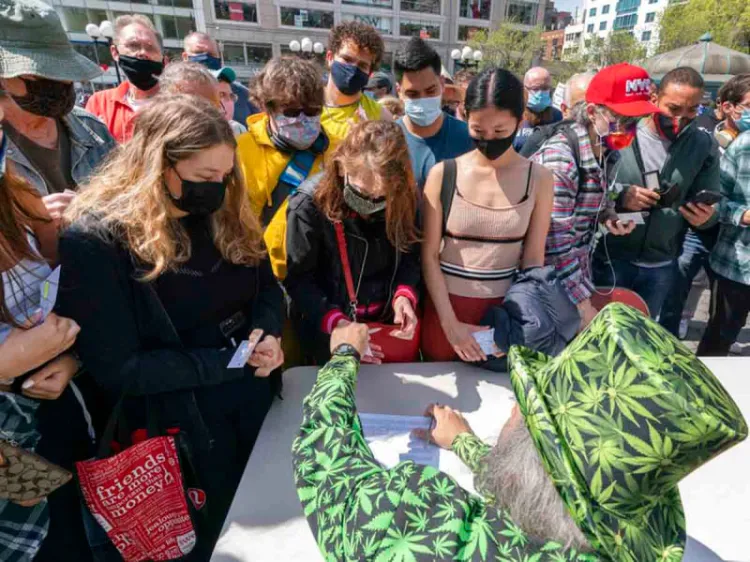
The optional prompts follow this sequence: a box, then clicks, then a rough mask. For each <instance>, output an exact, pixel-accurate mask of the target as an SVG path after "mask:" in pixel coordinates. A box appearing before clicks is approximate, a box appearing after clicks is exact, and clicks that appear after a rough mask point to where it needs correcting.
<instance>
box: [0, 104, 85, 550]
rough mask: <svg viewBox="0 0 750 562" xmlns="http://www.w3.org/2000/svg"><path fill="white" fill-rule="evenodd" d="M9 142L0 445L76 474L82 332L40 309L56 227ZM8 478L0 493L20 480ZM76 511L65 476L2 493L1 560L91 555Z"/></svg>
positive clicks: (1, 233) (0, 193)
mask: <svg viewBox="0 0 750 562" xmlns="http://www.w3.org/2000/svg"><path fill="white" fill-rule="evenodd" d="M0 121H2V111H1V110H0ZM6 147H7V139H5V137H4V134H3V132H2V131H1V130H0V276H1V277H2V283H0V441H2V442H5V443H9V444H11V445H15V446H17V447H19V448H21V449H24V450H26V451H30V452H36V454H38V455H40V456H42V457H43V458H45V459H46V460H48V461H49V462H51V463H54V464H57V465H61V466H62V467H63V468H65V469H66V470H72V469H73V463H74V462H75V461H77V460H83V459H84V458H86V457H87V456H88V454H90V445H91V443H90V441H89V438H88V434H87V427H86V422H85V420H84V416H83V410H82V407H81V404H79V402H78V401H77V399H76V397H75V395H74V393H73V391H72V389H71V387H70V386H69V384H70V381H71V379H72V378H73V376H74V375H75V374H76V373H77V372H78V367H79V363H78V360H77V358H76V357H75V355H74V354H72V353H70V348H71V346H72V345H73V344H74V343H75V341H76V337H77V335H78V332H79V330H80V328H79V326H78V324H76V322H74V321H73V320H71V319H70V318H64V317H61V316H58V315H57V314H55V313H52V312H50V313H48V314H46V315H43V313H42V311H41V308H40V304H41V303H40V300H41V286H42V283H43V282H44V281H45V280H46V278H47V277H49V276H50V274H51V273H52V267H54V265H55V262H56V261H57V226H56V224H55V223H54V222H53V221H52V219H51V218H50V217H49V215H48V214H47V210H46V209H45V206H44V203H43V202H42V200H41V197H40V196H39V194H38V193H37V191H36V190H35V189H33V188H32V187H31V186H30V185H29V184H28V183H26V181H24V180H22V179H21V178H20V177H19V176H18V175H16V174H14V172H13V170H12V169H11V168H10V166H8V167H6ZM4 462H5V460H4V459H2V458H1V457H0V464H4ZM27 474H31V473H30V472H27ZM25 477H26V475H22V478H25ZM28 478H31V479H33V475H31V476H28ZM4 480H5V482H4V484H3V486H2V487H3V490H2V491H3V492H6V493H7V492H13V491H14V490H13V488H12V487H13V486H20V484H11V483H9V481H8V480H7V479H5V478H4ZM16 491H20V490H16ZM29 492H30V491H29ZM79 513H80V506H79V504H78V495H77V491H76V489H75V484H74V483H70V482H69V483H68V484H65V485H64V486H63V487H62V488H60V489H58V490H55V491H54V492H52V493H51V494H49V495H48V496H47V497H46V498H44V499H42V500H33V501H24V500H23V499H21V500H14V501H11V500H6V499H0V519H1V520H2V521H3V525H1V526H0V560H18V561H26V560H32V559H34V560H55V559H57V560H61V559H70V560H73V559H75V560H87V559H90V553H89V552H88V546H87V543H86V538H85V535H84V532H83V524H82V522H81V518H80V516H78V515H79Z"/></svg>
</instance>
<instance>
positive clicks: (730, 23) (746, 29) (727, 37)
mask: <svg viewBox="0 0 750 562" xmlns="http://www.w3.org/2000/svg"><path fill="white" fill-rule="evenodd" d="M706 32H709V33H711V35H712V36H713V40H714V41H715V42H716V43H718V44H720V45H724V46H726V47H729V48H732V49H737V50H738V51H742V52H745V53H750V2H748V1H747V0H688V1H687V2H681V3H677V2H674V3H670V4H669V6H667V8H666V9H665V10H664V12H663V13H662V15H661V17H660V19H659V50H658V52H660V53H664V52H667V51H671V50H673V49H678V48H679V47H685V46H687V45H691V44H693V43H695V42H696V41H698V39H699V38H700V37H701V35H703V34H704V33H706Z"/></svg>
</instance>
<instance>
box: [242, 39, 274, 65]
mask: <svg viewBox="0 0 750 562" xmlns="http://www.w3.org/2000/svg"><path fill="white" fill-rule="evenodd" d="M245 52H246V53H247V62H248V63H249V64H266V63H267V62H268V61H270V60H271V59H272V58H273V47H272V46H271V45H269V44H268V43H245Z"/></svg>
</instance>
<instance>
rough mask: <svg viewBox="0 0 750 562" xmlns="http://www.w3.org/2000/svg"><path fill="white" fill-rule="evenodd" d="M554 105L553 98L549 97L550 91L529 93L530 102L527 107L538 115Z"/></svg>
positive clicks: (532, 91)
mask: <svg viewBox="0 0 750 562" xmlns="http://www.w3.org/2000/svg"><path fill="white" fill-rule="evenodd" d="M550 105H552V97H551V96H550V95H549V90H531V91H530V92H529V101H528V102H526V107H528V108H529V109H530V110H531V111H534V112H536V113H541V112H542V111H544V110H545V109H547V108H548V107H549V106H550Z"/></svg>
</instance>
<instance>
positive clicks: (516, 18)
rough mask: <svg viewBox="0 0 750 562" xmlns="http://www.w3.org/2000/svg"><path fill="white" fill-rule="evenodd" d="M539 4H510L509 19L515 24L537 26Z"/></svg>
mask: <svg viewBox="0 0 750 562" xmlns="http://www.w3.org/2000/svg"><path fill="white" fill-rule="evenodd" d="M538 7H539V5H538V4H526V3H521V2H510V3H508V11H507V16H506V17H507V19H509V20H511V21H512V22H514V23H520V24H523V25H534V24H536V12H537V9H538Z"/></svg>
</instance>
